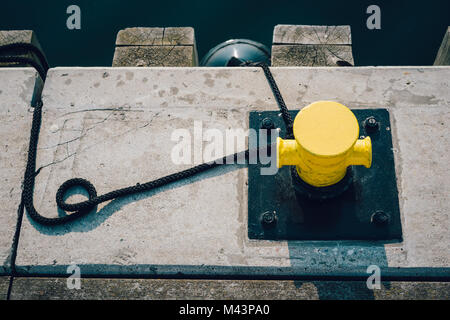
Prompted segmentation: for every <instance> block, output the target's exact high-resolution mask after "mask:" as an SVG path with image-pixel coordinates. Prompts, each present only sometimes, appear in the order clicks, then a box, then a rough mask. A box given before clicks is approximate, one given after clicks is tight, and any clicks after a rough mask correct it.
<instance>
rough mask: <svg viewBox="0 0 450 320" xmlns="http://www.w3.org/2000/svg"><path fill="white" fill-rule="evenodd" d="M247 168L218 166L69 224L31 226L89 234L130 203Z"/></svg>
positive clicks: (43, 230) (111, 204)
mask: <svg viewBox="0 0 450 320" xmlns="http://www.w3.org/2000/svg"><path fill="white" fill-rule="evenodd" d="M243 167H246V165H237V164H232V165H224V166H218V167H216V168H212V169H210V170H207V171H205V172H202V173H199V174H197V175H195V176H193V177H191V178H187V179H182V180H180V181H176V182H173V183H170V184H168V185H165V186H162V187H160V188H156V189H154V190H150V191H147V192H141V193H137V194H133V195H129V196H125V197H121V198H117V199H114V200H112V201H111V202H109V203H108V204H107V205H106V206H104V207H103V208H101V209H100V210H99V211H97V208H94V209H93V210H92V211H91V212H90V213H88V214H87V215H85V216H83V217H81V218H79V219H77V220H75V221H71V222H68V223H67V224H64V225H58V226H43V225H41V224H39V223H36V222H35V221H34V220H33V219H31V218H30V217H29V216H28V215H27V217H28V220H29V221H30V223H31V225H32V226H33V227H34V228H36V230H38V231H39V232H41V233H43V234H46V235H52V236H58V235H63V234H67V233H70V232H88V231H91V230H94V229H95V228H97V227H98V226H100V225H101V224H102V223H103V222H105V221H106V220H107V219H108V218H109V217H110V216H112V215H113V214H114V213H115V212H117V211H119V210H120V209H121V208H123V207H124V206H126V205H127V204H129V203H133V202H136V201H140V200H142V199H146V198H149V197H152V196H153V195H155V194H157V193H160V192H164V191H167V190H171V189H176V188H180V187H183V186H186V185H189V184H192V183H195V182H198V181H201V180H204V179H208V178H212V177H215V176H220V175H223V174H225V173H227V172H231V171H234V170H238V169H240V168H243ZM74 195H82V196H84V197H87V192H86V190H84V189H83V188H81V187H74V188H72V189H70V190H69V191H68V192H67V196H66V198H69V197H72V196H74ZM57 210H58V215H59V216H64V215H66V212H65V211H63V210H61V209H59V208H58V209H57Z"/></svg>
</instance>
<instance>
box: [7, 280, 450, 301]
mask: <svg viewBox="0 0 450 320" xmlns="http://www.w3.org/2000/svg"><path fill="white" fill-rule="evenodd" d="M0 280H1V279H0ZM0 283H1V282H0ZM449 298H450V283H445V282H444V283H443V282H382V283H381V288H380V289H377V290H369V289H367V285H366V282H365V281H360V282H357V281H263V280H238V281H236V280H169V279H81V288H80V289H79V290H70V289H68V288H67V280H66V279H64V278H14V282H13V286H12V290H11V296H10V299H11V300H38V299H39V300H69V299H75V300H81V299H86V300H110V299H121V300H122V299H123V300H125V299H126V300H129V299H130V300H131V299H139V300H160V299H162V300H179V299H188V300H236V299H237V300H254V299H257V300H319V299H320V300H328V299H332V300H350V299H352V300H360V299H364V300H366V299H367V300H373V299H377V300H412V299H414V300H417V299H421V300H425V299H433V300H448V299H449Z"/></svg>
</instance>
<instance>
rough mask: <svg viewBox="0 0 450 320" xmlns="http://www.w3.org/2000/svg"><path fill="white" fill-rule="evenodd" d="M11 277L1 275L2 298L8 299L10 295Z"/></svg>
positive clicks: (0, 298) (0, 290) (0, 292)
mask: <svg viewBox="0 0 450 320" xmlns="http://www.w3.org/2000/svg"><path fill="white" fill-rule="evenodd" d="M9 279H10V277H0V300H6V299H7V297H8V288H9Z"/></svg>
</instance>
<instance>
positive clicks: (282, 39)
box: [273, 24, 352, 45]
mask: <svg viewBox="0 0 450 320" xmlns="http://www.w3.org/2000/svg"><path fill="white" fill-rule="evenodd" d="M273 44H336V45H351V44H352V36H351V31H350V26H305V25H283V24H279V25H276V26H275V28H274V30H273Z"/></svg>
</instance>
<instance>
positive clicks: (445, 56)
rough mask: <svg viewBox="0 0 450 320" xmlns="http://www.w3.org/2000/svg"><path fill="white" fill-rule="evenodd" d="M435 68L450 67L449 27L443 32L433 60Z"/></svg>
mask: <svg viewBox="0 0 450 320" xmlns="http://www.w3.org/2000/svg"><path fill="white" fill-rule="evenodd" d="M434 65H435V66H450V27H448V28H447V31H446V32H445V35H444V39H443V40H442V43H441V46H440V47H439V51H438V53H437V55H436V59H435V60H434Z"/></svg>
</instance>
